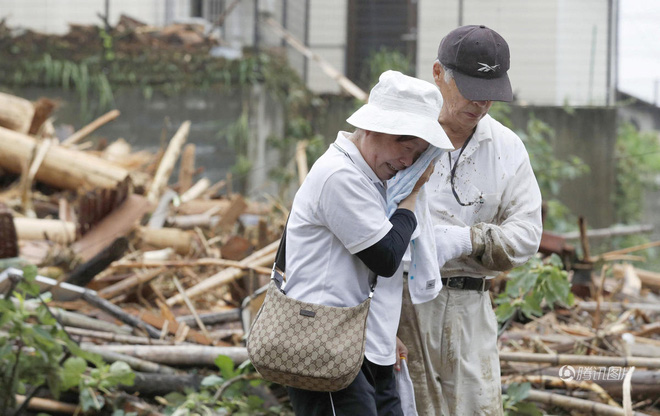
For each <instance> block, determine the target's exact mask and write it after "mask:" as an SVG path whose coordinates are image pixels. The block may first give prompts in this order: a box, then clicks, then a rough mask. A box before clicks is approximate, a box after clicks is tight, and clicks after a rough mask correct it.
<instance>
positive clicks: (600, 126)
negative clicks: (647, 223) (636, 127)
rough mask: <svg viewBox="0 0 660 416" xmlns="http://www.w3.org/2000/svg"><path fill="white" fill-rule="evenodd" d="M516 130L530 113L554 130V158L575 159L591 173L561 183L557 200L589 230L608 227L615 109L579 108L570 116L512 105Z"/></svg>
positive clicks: (611, 209)
mask: <svg viewBox="0 0 660 416" xmlns="http://www.w3.org/2000/svg"><path fill="white" fill-rule="evenodd" d="M511 109H512V112H511V121H512V122H513V124H514V126H515V128H514V130H517V129H525V127H526V125H527V121H528V120H529V118H530V116H531V114H533V115H534V116H535V117H536V118H538V119H540V120H542V121H544V122H545V123H547V124H548V125H550V126H551V127H552V128H553V129H554V130H555V138H554V141H553V142H552V143H551V144H552V147H553V149H554V151H555V155H556V156H557V157H558V158H559V159H566V158H567V157H568V156H570V155H575V156H578V157H580V158H581V159H582V161H583V162H584V163H586V164H587V165H589V168H590V172H589V173H587V174H584V175H583V176H581V177H579V178H577V179H573V180H570V181H567V182H565V183H564V185H563V186H562V189H561V193H560V195H559V199H560V201H562V202H563V203H564V204H565V205H566V206H568V207H569V208H570V209H571V211H572V212H573V213H574V214H576V215H583V216H584V217H585V218H586V219H587V222H588V224H589V225H590V226H591V227H596V228H597V227H607V226H610V225H612V223H613V222H614V206H613V205H612V201H611V197H612V192H613V191H614V179H615V175H614V164H615V162H614V146H615V143H616V133H617V132H616V128H617V125H616V123H617V120H616V109H615V108H612V107H609V108H595V107H582V108H575V109H572V111H571V113H570V114H569V113H568V112H566V111H564V110H563V109H562V108H556V107H521V106H511Z"/></svg>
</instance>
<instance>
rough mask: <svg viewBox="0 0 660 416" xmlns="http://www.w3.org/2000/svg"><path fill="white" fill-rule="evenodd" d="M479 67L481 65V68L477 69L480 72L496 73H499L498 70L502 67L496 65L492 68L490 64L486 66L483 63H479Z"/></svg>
mask: <svg viewBox="0 0 660 416" xmlns="http://www.w3.org/2000/svg"><path fill="white" fill-rule="evenodd" d="M477 63H478V64H479V65H481V68H479V69H477V71H479V72H491V71H492V72H495V71H497V68H498V67H499V66H500V64H495V65H493V66H490V65H488V64H484V63H483V62H477Z"/></svg>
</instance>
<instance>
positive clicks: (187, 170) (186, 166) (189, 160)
mask: <svg viewBox="0 0 660 416" xmlns="http://www.w3.org/2000/svg"><path fill="white" fill-rule="evenodd" d="M194 174H195V143H188V144H187V145H185V147H184V148H183V154H182V155H181V166H179V194H183V193H184V192H186V191H187V190H188V189H190V187H191V186H192V180H193V175H194Z"/></svg>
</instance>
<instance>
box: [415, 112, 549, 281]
mask: <svg viewBox="0 0 660 416" xmlns="http://www.w3.org/2000/svg"><path fill="white" fill-rule="evenodd" d="M454 163H458V166H457V168H456V171H455V177H454V189H455V191H456V193H457V194H458V197H459V198H460V200H461V201H462V202H463V203H470V202H473V201H476V203H475V204H473V205H470V206H461V205H460V204H459V203H458V202H457V201H456V198H455V196H454V194H453V193H452V188H451V183H450V176H451V175H450V168H451V167H453V166H454ZM426 187H427V192H428V198H429V205H430V208H431V215H432V216H433V220H434V223H435V224H443V225H458V226H463V227H470V233H471V236H472V254H470V255H469V256H464V257H461V258H457V259H453V260H450V261H448V262H447V263H446V264H445V265H444V266H443V267H442V277H452V276H473V277H481V276H487V277H491V276H495V275H496V274H497V273H498V272H499V271H504V270H509V269H511V268H513V267H516V266H518V265H520V264H523V263H524V262H525V261H527V260H528V259H529V258H530V257H531V256H532V255H533V254H534V253H536V251H537V250H538V247H539V243H540V241H541V233H542V224H541V192H540V191H539V186H538V183H537V182H536V177H535V176H534V172H533V171H532V166H531V164H530V161H529V155H528V154H527V150H526V149H525V146H524V144H523V142H522V140H520V138H519V137H518V136H517V135H516V134H515V133H514V132H512V131H511V130H510V129H508V128H506V127H504V126H503V125H502V124H500V123H499V122H498V121H496V120H495V119H493V118H492V117H490V116H489V115H486V116H485V117H484V118H483V119H482V120H481V121H480V122H479V124H478V125H477V129H476V130H475V132H474V136H473V137H472V140H470V143H468V145H467V147H466V148H465V150H464V151H463V154H462V155H461V157H460V159H459V160H458V161H456V157H455V156H454V157H452V159H451V166H450V158H449V156H443V157H442V158H441V159H440V160H439V161H438V162H437V163H436V166H435V171H434V173H433V175H431V178H430V179H429V182H428V183H427V185H426Z"/></svg>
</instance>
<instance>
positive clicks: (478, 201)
mask: <svg viewBox="0 0 660 416" xmlns="http://www.w3.org/2000/svg"><path fill="white" fill-rule="evenodd" d="M473 135H474V133H472V134H471V135H470V137H468V139H467V140H466V141H465V143H463V146H462V147H461V151H460V152H458V157H456V163H454V166H453V167H452V166H451V152H447V155H448V156H449V172H450V176H449V182H450V183H451V192H452V193H453V194H454V199H456V202H458V205H460V206H462V207H469V206H472V205H476V204H483V203H484V197H483V195H479V198H477V199H475V200H474V201H471V202H463V201H461V198H459V197H458V193H457V192H456V188H455V187H454V177H455V176H456V168H457V167H458V161H459V160H460V159H461V155H462V154H463V150H465V148H466V147H467V145H468V143H470V140H472V136H473Z"/></svg>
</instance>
